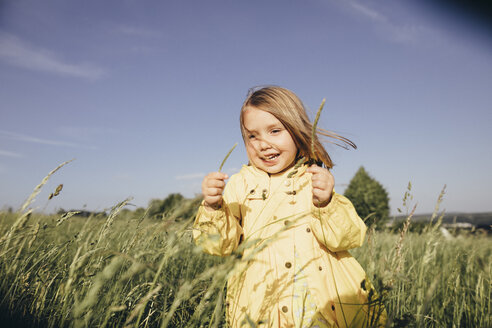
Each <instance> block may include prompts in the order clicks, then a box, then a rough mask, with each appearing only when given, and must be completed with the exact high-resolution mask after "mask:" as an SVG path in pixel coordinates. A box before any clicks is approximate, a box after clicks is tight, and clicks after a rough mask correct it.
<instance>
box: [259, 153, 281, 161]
mask: <svg viewBox="0 0 492 328" xmlns="http://www.w3.org/2000/svg"><path fill="white" fill-rule="evenodd" d="M279 156H280V154H273V155H269V156H265V157H263V160H264V161H273V160H275V159H277V158H278V157H279Z"/></svg>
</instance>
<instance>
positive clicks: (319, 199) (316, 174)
mask: <svg viewBox="0 0 492 328" xmlns="http://www.w3.org/2000/svg"><path fill="white" fill-rule="evenodd" d="M306 172H309V173H311V174H312V175H313V176H312V177H311V181H312V185H313V204H314V206H316V207H325V206H326V205H328V204H329V203H330V200H331V195H332V193H333V187H334V186H335V178H334V177H333V175H332V174H331V173H330V171H328V170H327V169H325V168H322V167H319V166H317V165H316V164H313V165H311V166H310V167H309V168H308V169H307V170H306Z"/></svg>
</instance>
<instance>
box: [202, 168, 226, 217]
mask: <svg viewBox="0 0 492 328" xmlns="http://www.w3.org/2000/svg"><path fill="white" fill-rule="evenodd" d="M226 179H229V176H228V175H227V174H225V173H221V172H212V173H209V174H207V176H205V178H203V182H202V194H203V200H204V202H203V204H204V206H205V208H206V209H207V210H210V211H213V210H216V209H218V208H219V207H220V206H221V205H222V192H223V191H224V187H225V181H224V180H226Z"/></svg>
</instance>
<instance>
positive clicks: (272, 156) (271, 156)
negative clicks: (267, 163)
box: [268, 154, 278, 159]
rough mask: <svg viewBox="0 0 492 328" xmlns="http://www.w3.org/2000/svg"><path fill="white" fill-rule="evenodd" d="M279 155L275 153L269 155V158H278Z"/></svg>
mask: <svg viewBox="0 0 492 328" xmlns="http://www.w3.org/2000/svg"><path fill="white" fill-rule="evenodd" d="M277 156H278V155H276V154H275V155H270V156H268V159H274V158H276V157H277Z"/></svg>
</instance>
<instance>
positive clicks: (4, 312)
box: [0, 0, 48, 328]
mask: <svg viewBox="0 0 492 328" xmlns="http://www.w3.org/2000/svg"><path fill="white" fill-rule="evenodd" d="M0 1H1V0H0ZM0 327H2V328H10V327H16V328H23V327H29V328H45V327H48V324H47V323H46V322H40V321H39V320H36V319H35V318H34V317H33V316H32V315H30V314H25V315H22V314H19V313H12V312H11V311H10V310H9V309H8V308H6V307H5V306H4V305H0Z"/></svg>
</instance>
